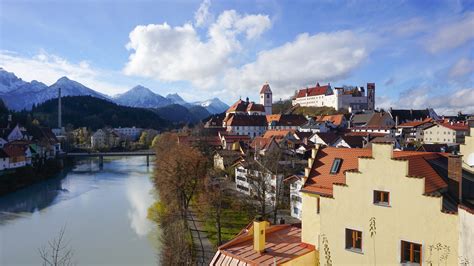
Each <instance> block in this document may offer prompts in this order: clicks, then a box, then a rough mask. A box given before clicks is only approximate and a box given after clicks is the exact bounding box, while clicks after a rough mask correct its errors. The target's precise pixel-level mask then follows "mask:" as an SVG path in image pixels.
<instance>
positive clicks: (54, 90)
mask: <svg viewBox="0 0 474 266" xmlns="http://www.w3.org/2000/svg"><path fill="white" fill-rule="evenodd" d="M58 88H61V95H63V96H87V95H88V96H93V97H96V98H99V99H104V100H108V101H110V102H114V103H117V104H119V105H123V106H129V107H139V108H148V109H160V108H163V107H169V108H168V109H167V111H166V112H165V113H168V110H177V109H179V110H181V112H182V111H183V110H184V109H182V108H177V106H176V105H180V106H182V107H184V108H185V109H187V110H188V111H189V112H191V113H192V114H193V115H192V117H193V118H192V119H191V118H189V119H188V118H186V116H188V115H189V114H187V113H186V114H185V115H184V117H185V118H183V119H182V120H180V121H174V122H183V121H188V120H189V121H190V120H195V119H197V118H199V119H202V118H205V117H206V116H208V115H211V114H216V113H222V112H224V111H225V110H227V108H228V107H229V106H228V105H227V104H225V103H223V102H222V101H221V100H219V99H218V98H213V99H209V100H206V101H202V102H192V103H188V102H186V101H185V100H183V98H181V96H179V95H178V94H177V93H174V94H168V95H167V96H166V97H163V96H161V95H159V94H157V93H154V92H153V91H152V90H150V89H148V88H146V87H144V86H141V85H138V86H135V87H133V88H132V89H130V90H129V91H127V92H125V93H122V94H118V95H115V96H108V95H105V94H102V93H100V92H97V91H95V90H93V89H91V88H88V87H86V86H84V85H82V84H81V83H79V82H77V81H74V80H70V79H69V78H67V77H62V78H60V79H58V80H57V81H56V82H55V83H54V84H52V85H51V86H47V85H46V84H44V83H41V82H39V81H36V80H33V81H31V82H26V81H24V80H22V79H21V78H19V77H17V76H16V75H15V74H14V73H12V72H8V71H6V70H5V69H3V68H0V98H1V99H2V100H3V101H4V103H5V105H6V106H7V107H8V108H9V109H11V110H16V111H19V110H30V109H31V108H32V107H33V105H38V104H40V103H43V102H45V101H47V100H49V99H53V98H56V97H57V95H58ZM200 107H202V108H200ZM203 109H204V110H203ZM205 115H206V116H205ZM203 116H204V117H203ZM172 117H179V114H178V115H174V116H172ZM165 119H166V118H165ZM178 120H179V119H178ZM171 121H173V120H171Z"/></svg>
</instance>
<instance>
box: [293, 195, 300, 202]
mask: <svg viewBox="0 0 474 266" xmlns="http://www.w3.org/2000/svg"><path fill="white" fill-rule="evenodd" d="M291 200H292V201H296V202H300V203H301V198H300V197H298V196H296V195H291Z"/></svg>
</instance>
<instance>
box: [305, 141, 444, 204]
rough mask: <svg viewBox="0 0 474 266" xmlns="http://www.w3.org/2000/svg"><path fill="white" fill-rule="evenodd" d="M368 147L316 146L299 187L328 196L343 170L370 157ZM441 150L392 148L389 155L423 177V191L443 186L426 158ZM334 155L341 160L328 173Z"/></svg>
mask: <svg viewBox="0 0 474 266" xmlns="http://www.w3.org/2000/svg"><path fill="white" fill-rule="evenodd" d="M371 156H372V150H371V149H357V148H352V149H347V148H334V147H325V148H320V149H319V151H318V153H317V156H316V160H315V162H314V164H313V167H312V168H311V171H310V174H309V178H308V180H307V181H306V183H305V185H304V187H303V189H302V190H303V191H305V192H310V193H316V194H320V195H322V196H329V197H332V192H333V185H334V184H345V183H346V175H345V172H346V171H349V170H352V171H357V170H358V166H359V158H360V157H371ZM443 156H444V155H443V154H440V153H432V152H413V151H394V152H393V158H394V159H398V160H408V175H409V176H410V177H424V178H425V193H427V194H428V193H432V192H435V191H437V190H439V189H442V188H445V187H446V186H447V184H446V182H445V181H444V180H443V178H442V177H441V176H440V175H439V174H438V173H437V172H436V171H435V170H434V169H433V168H432V167H431V165H430V164H429V163H428V161H427V160H431V159H436V158H440V157H443ZM335 158H341V159H342V163H341V165H340V168H339V171H338V172H337V173H336V174H330V170H331V167H332V164H333V162H334V159H335Z"/></svg>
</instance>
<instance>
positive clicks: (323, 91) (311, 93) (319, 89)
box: [296, 83, 331, 98]
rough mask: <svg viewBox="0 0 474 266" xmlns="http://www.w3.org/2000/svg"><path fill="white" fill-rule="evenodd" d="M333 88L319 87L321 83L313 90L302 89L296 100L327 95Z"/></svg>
mask: <svg viewBox="0 0 474 266" xmlns="http://www.w3.org/2000/svg"><path fill="white" fill-rule="evenodd" d="M330 88H331V86H330V85H329V84H328V85H325V86H319V83H318V84H316V86H315V87H312V88H306V89H301V90H299V91H298V93H297V94H296V98H302V97H306V96H308V97H310V96H317V95H326V93H327V91H328V90H329V89H330Z"/></svg>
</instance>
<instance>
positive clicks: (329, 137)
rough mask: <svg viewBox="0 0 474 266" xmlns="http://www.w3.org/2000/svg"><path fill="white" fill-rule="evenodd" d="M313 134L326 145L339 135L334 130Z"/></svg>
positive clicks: (334, 140) (330, 143)
mask: <svg viewBox="0 0 474 266" xmlns="http://www.w3.org/2000/svg"><path fill="white" fill-rule="evenodd" d="M314 135H317V136H318V137H319V138H320V139H321V140H322V141H324V143H326V144H327V145H332V144H333V143H334V142H336V140H338V139H339V138H340V136H339V135H337V134H336V133H334V132H325V133H314Z"/></svg>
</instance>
